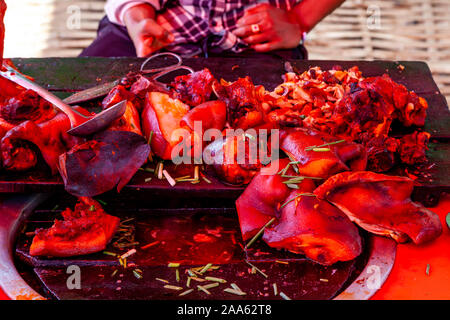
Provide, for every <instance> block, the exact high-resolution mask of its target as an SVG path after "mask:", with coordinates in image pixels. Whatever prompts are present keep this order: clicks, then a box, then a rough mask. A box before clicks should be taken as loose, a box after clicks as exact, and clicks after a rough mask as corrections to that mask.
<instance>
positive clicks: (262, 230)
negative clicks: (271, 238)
mask: <svg viewBox="0 0 450 320" xmlns="http://www.w3.org/2000/svg"><path fill="white" fill-rule="evenodd" d="M274 221H275V218H272V219H270V220H269V222H267V223H266V225H265V226H263V227H262V228H261V229H260V230H259V231H258V233H257V234H255V236H254V237H253V238H252V239H251V240H250V241H249V242H248V243H247V245H246V246H245V249H248V248H249V247H250V246H251V245H252V244H253V242H255V241H256V239H258V238H259V237H260V236H261V235H262V233H263V232H264V230H265V229H266V228H267V227H268V226H270V225H271V224H272V223H273V222H274Z"/></svg>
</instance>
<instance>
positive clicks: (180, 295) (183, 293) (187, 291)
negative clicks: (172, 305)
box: [178, 289, 194, 297]
mask: <svg viewBox="0 0 450 320" xmlns="http://www.w3.org/2000/svg"><path fill="white" fill-rule="evenodd" d="M192 291H194V289H188V290H186V291H183V292H182V293H180V294H179V295H178V296H179V297H182V296H185V295H187V294H189V293H191V292H192Z"/></svg>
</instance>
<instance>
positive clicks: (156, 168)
mask: <svg viewBox="0 0 450 320" xmlns="http://www.w3.org/2000/svg"><path fill="white" fill-rule="evenodd" d="M160 165H161V162H158V163H157V164H156V167H155V177H158V172H159V166H160Z"/></svg>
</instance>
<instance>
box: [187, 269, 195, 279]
mask: <svg viewBox="0 0 450 320" xmlns="http://www.w3.org/2000/svg"><path fill="white" fill-rule="evenodd" d="M186 272H187V274H188V275H189V276H191V277H195V274H194V272H192V270H191V269H187V270H186Z"/></svg>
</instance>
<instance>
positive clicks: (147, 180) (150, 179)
mask: <svg viewBox="0 0 450 320" xmlns="http://www.w3.org/2000/svg"><path fill="white" fill-rule="evenodd" d="M150 181H152V178H151V177H150V178H146V179H145V180H144V182H150Z"/></svg>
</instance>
